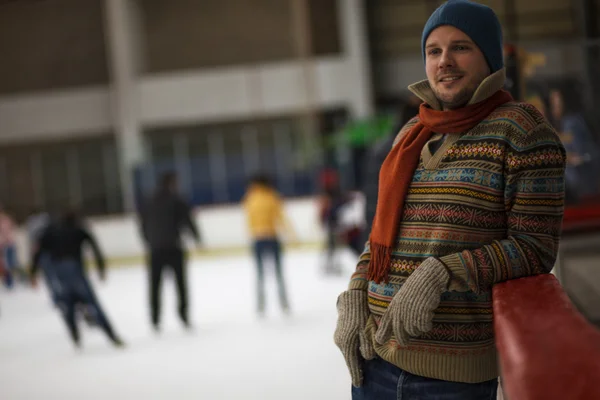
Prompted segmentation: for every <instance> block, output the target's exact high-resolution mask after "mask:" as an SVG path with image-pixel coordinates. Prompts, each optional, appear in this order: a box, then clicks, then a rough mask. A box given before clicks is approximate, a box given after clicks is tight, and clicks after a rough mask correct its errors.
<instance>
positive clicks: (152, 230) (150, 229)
mask: <svg viewBox="0 0 600 400" xmlns="http://www.w3.org/2000/svg"><path fill="white" fill-rule="evenodd" d="M140 220H141V230H142V235H143V238H144V241H145V243H146V246H147V247H148V251H149V253H150V254H149V264H150V265H149V277H150V310H151V319H152V326H153V327H154V329H155V330H156V331H158V330H159V329H160V289H161V280H162V274H163V270H164V269H165V268H166V267H167V266H168V267H169V268H170V269H171V271H173V273H174V274H175V282H176V284H177V294H178V297H179V318H180V319H181V321H182V322H183V324H184V326H185V327H186V328H189V327H190V321H189V316H188V292H187V279H186V275H187V274H186V265H185V264H186V254H185V251H184V246H183V243H182V240H181V235H182V233H183V231H184V230H187V231H188V232H189V233H190V234H191V235H192V236H193V237H194V239H195V240H196V242H197V243H198V244H199V243H200V235H199V233H198V229H197V227H196V225H195V224H194V222H193V220H192V216H191V210H190V207H189V205H188V204H187V203H186V202H185V201H184V200H183V199H182V198H181V196H180V195H179V194H178V182H177V175H176V174H175V173H172V172H169V173H166V174H165V175H164V176H163V177H162V179H161V182H160V185H159V187H158V189H157V191H156V193H155V194H154V196H153V197H152V198H151V199H150V201H149V202H148V204H146V205H145V206H144V207H143V208H142V212H141V215H140Z"/></svg>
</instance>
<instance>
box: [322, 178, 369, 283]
mask: <svg viewBox="0 0 600 400" xmlns="http://www.w3.org/2000/svg"><path fill="white" fill-rule="evenodd" d="M321 190H322V194H321V196H320V200H319V217H320V219H321V224H322V225H323V227H324V228H325V237H326V242H325V266H324V272H325V273H326V274H335V275H338V274H340V273H341V267H340V266H339V265H338V263H337V262H336V261H335V253H336V250H337V249H338V248H339V247H340V245H341V246H343V247H348V248H349V249H350V250H351V251H352V252H353V253H354V254H355V256H359V255H360V254H361V252H362V250H363V248H364V242H363V239H362V236H363V233H362V232H363V229H364V227H363V226H361V224H360V223H359V221H352V223H350V224H348V221H344V218H343V214H344V211H345V210H346V209H347V208H348V207H350V206H351V205H352V203H353V202H354V201H355V200H356V198H355V197H354V196H353V195H352V194H351V193H349V192H344V191H343V190H342V189H341V187H340V184H339V177H338V174H337V172H336V171H334V170H331V169H327V170H325V171H323V173H322V174H321Z"/></svg>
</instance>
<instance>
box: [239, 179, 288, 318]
mask: <svg viewBox="0 0 600 400" xmlns="http://www.w3.org/2000/svg"><path fill="white" fill-rule="evenodd" d="M242 204H243V208H244V211H245V213H246V219H247V222H248V228H249V232H250V237H251V240H252V251H253V254H254V259H255V263H256V272H257V294H258V314H259V315H260V316H263V315H264V313H265V279H264V260H265V259H266V258H267V257H272V258H273V261H274V264H275V275H276V278H277V285H278V288H279V302H280V305H281V308H282V309H283V311H284V312H285V313H286V314H287V313H289V302H288V298H287V293H286V289H285V281H284V278H283V270H282V263H281V253H282V250H281V247H282V246H281V240H280V236H281V233H285V234H287V235H289V236H290V237H291V238H292V239H294V238H295V233H294V231H293V229H292V227H291V224H290V223H289V221H288V220H287V219H286V217H285V214H284V212H283V202H282V200H281V197H280V195H279V193H278V192H277V190H276V189H275V188H274V186H273V184H272V183H271V180H270V179H269V177H267V176H265V175H257V176H255V177H253V178H252V180H251V181H250V184H249V186H248V190H247V192H246V194H245V195H244V198H243V200H242ZM282 230H283V232H282Z"/></svg>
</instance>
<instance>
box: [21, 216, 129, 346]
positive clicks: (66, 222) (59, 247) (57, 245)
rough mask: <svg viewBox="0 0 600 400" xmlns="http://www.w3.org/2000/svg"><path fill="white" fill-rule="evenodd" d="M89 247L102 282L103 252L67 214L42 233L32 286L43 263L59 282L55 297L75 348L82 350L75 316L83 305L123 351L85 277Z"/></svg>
mask: <svg viewBox="0 0 600 400" xmlns="http://www.w3.org/2000/svg"><path fill="white" fill-rule="evenodd" d="M86 243H87V244H89V245H90V247H91V248H92V250H93V253H94V257H95V258H96V265H97V267H98V271H99V273H100V278H101V279H102V280H105V279H106V268H105V265H104V257H103V256H102V253H101V252H100V248H99V247H98V245H97V244H96V241H95V240H94V238H93V236H92V235H91V234H90V233H89V232H88V231H87V230H86V229H84V228H83V227H82V226H81V224H80V223H79V221H78V218H77V215H76V214H75V212H73V211H68V212H66V213H64V215H63V216H62V218H60V219H59V220H58V221H56V222H54V223H51V224H50V225H49V226H48V227H47V228H46V230H45V231H44V232H43V233H42V235H41V237H40V240H39V245H38V248H37V250H36V252H35V255H34V258H33V265H32V270H31V279H32V282H33V284H34V285H35V282H36V274H37V271H38V269H39V267H40V264H41V263H42V262H43V263H44V264H46V265H44V266H43V268H44V269H48V270H50V271H51V273H49V274H48V275H51V276H52V277H53V278H54V279H55V280H56V281H57V286H58V288H59V289H58V290H57V291H56V294H53V295H56V299H57V303H58V306H59V308H60V309H61V312H62V315H63V318H64V320H65V323H66V324H67V327H68V329H69V333H70V335H71V339H72V340H73V343H74V344H75V346H77V347H80V346H81V343H80V335H79V329H78V327H77V322H76V316H75V314H76V311H77V310H76V308H77V306H78V305H79V304H83V305H84V306H85V307H87V309H88V310H90V311H91V313H92V314H93V315H94V316H95V319H96V321H95V322H96V323H97V324H98V325H99V326H100V327H101V328H102V329H103V330H104V332H105V333H106V335H107V336H108V338H109V339H110V340H111V342H112V343H113V344H114V345H115V346H116V347H123V345H124V344H123V341H122V340H121V339H120V338H119V337H118V336H117V335H116V334H115V332H114V330H113V328H112V326H111V324H110V322H109V321H108V319H107V318H106V316H105V314H104V311H103V310H102V307H101V306H100V303H99V302H98V300H97V298H96V294H95V293H94V289H93V288H92V286H91V285H90V282H89V280H88V279H87V277H86V275H85V271H84V265H83V246H84V245H85V244H86ZM42 257H43V259H44V260H43V261H42Z"/></svg>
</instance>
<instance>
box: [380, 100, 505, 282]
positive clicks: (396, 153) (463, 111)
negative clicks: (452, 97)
mask: <svg viewBox="0 0 600 400" xmlns="http://www.w3.org/2000/svg"><path fill="white" fill-rule="evenodd" d="M512 100H513V98H512V97H511V95H510V94H509V93H508V92H506V91H505V90H499V91H497V92H496V93H495V94H494V95H492V96H491V97H489V98H488V99H486V100H484V101H481V102H479V103H475V104H472V105H468V106H466V107H463V108H459V109H456V110H450V111H437V110H434V109H432V108H430V107H429V106H428V105H426V104H425V103H423V104H421V106H420V108H419V121H418V122H417V123H416V124H415V126H413V127H412V129H411V130H410V131H408V132H407V133H406V134H405V135H404V136H403V137H402V138H401V139H400V141H399V142H398V143H397V144H396V146H394V148H393V149H392V150H391V151H390V153H389V154H388V156H387V157H386V159H385V161H384V162H383V164H382V165H381V170H380V172H379V192H378V198H377V209H376V211H375V218H374V219H373V228H372V230H371V235H370V238H369V240H370V247H371V260H370V262H369V272H368V279H369V280H371V281H375V282H376V283H381V282H384V281H387V277H388V276H387V275H388V270H389V267H390V260H391V255H392V251H393V249H394V246H395V244H396V241H397V239H398V238H397V236H398V227H399V225H400V222H401V220H402V213H403V211H404V200H405V198H406V194H407V193H408V189H409V187H410V184H411V182H412V178H413V174H414V172H415V170H416V169H417V166H418V165H419V158H420V155H421V150H422V149H423V146H425V144H426V143H427V142H428V141H429V139H430V138H431V136H432V134H433V133H434V132H436V133H461V132H466V131H468V130H470V129H471V128H473V127H475V126H476V125H477V124H479V123H480V122H481V121H483V120H484V119H485V118H486V117H487V116H488V115H489V114H490V113H491V112H492V111H494V110H495V109H496V108H498V106H500V105H502V104H504V103H507V102H509V101H512Z"/></svg>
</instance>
